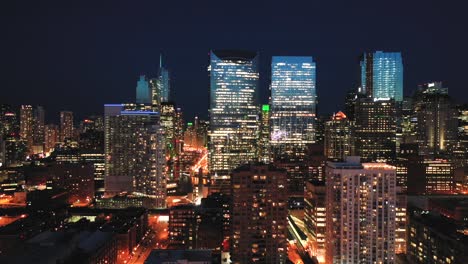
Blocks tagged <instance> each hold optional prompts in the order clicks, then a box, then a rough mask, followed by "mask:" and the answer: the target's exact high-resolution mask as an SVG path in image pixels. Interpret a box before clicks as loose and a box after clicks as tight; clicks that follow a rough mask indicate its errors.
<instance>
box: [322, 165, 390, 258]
mask: <svg viewBox="0 0 468 264" xmlns="http://www.w3.org/2000/svg"><path fill="white" fill-rule="evenodd" d="M326 173H327V181H326V188H327V190H326V199H327V202H326V218H327V221H326V229H327V231H326V233H327V235H326V261H325V263H330V264H344V263H348V264H349V263H368V264H371V263H395V261H396V260H395V226H396V225H395V214H396V201H397V200H396V199H397V198H396V172H395V167H393V166H390V165H387V164H385V163H362V164H361V163H360V162H359V159H358V157H348V158H347V161H346V162H330V163H328V165H327V168H326Z"/></svg>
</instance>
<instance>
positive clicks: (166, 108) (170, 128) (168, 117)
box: [161, 103, 176, 156]
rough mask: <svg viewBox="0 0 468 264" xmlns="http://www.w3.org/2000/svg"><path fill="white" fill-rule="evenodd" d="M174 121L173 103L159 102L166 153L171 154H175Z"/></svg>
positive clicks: (174, 109)
mask: <svg viewBox="0 0 468 264" xmlns="http://www.w3.org/2000/svg"><path fill="white" fill-rule="evenodd" d="M175 123H176V108H175V105H174V104H173V103H161V127H162V128H163V130H164V138H165V141H166V151H167V154H168V155H171V156H173V155H174V154H175V125H176V124H175Z"/></svg>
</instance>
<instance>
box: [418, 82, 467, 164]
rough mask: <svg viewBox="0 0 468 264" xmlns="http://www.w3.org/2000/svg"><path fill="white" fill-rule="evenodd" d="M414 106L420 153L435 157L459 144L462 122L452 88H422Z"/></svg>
mask: <svg viewBox="0 0 468 264" xmlns="http://www.w3.org/2000/svg"><path fill="white" fill-rule="evenodd" d="M413 107H414V117H415V119H416V120H417V121H416V123H417V125H416V134H417V135H416V137H417V142H418V143H419V150H420V154H421V155H431V156H432V155H437V154H439V153H441V152H446V151H447V150H450V149H451V148H452V147H453V146H454V145H455V144H456V139H457V123H458V120H457V119H456V118H457V114H456V109H455V105H454V104H453V102H452V100H451V98H450V96H449V94H448V88H443V86H442V83H441V82H435V83H427V84H424V85H420V86H419V88H418V91H417V92H416V94H415V96H414V98H413Z"/></svg>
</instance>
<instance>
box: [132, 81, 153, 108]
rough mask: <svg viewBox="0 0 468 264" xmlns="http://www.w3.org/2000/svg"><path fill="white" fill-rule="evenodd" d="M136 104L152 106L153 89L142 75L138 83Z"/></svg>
mask: <svg viewBox="0 0 468 264" xmlns="http://www.w3.org/2000/svg"><path fill="white" fill-rule="evenodd" d="M136 102H137V103H138V104H151V89H150V86H149V83H148V80H147V79H146V77H145V75H140V79H139V80H138V82H137V87H136Z"/></svg>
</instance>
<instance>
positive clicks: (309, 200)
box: [304, 181, 326, 263]
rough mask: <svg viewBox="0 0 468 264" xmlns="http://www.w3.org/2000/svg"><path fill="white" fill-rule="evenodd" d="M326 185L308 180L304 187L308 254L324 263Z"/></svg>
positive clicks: (322, 182)
mask: <svg viewBox="0 0 468 264" xmlns="http://www.w3.org/2000/svg"><path fill="white" fill-rule="evenodd" d="M325 194H326V187H325V182H324V181H308V182H306V188H305V195H304V198H305V206H304V224H305V230H306V235H307V244H308V245H309V249H310V251H309V254H310V256H311V257H312V256H315V257H317V260H318V262H319V263H325V245H326V243H325V235H326V203H325V201H326V200H325Z"/></svg>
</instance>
